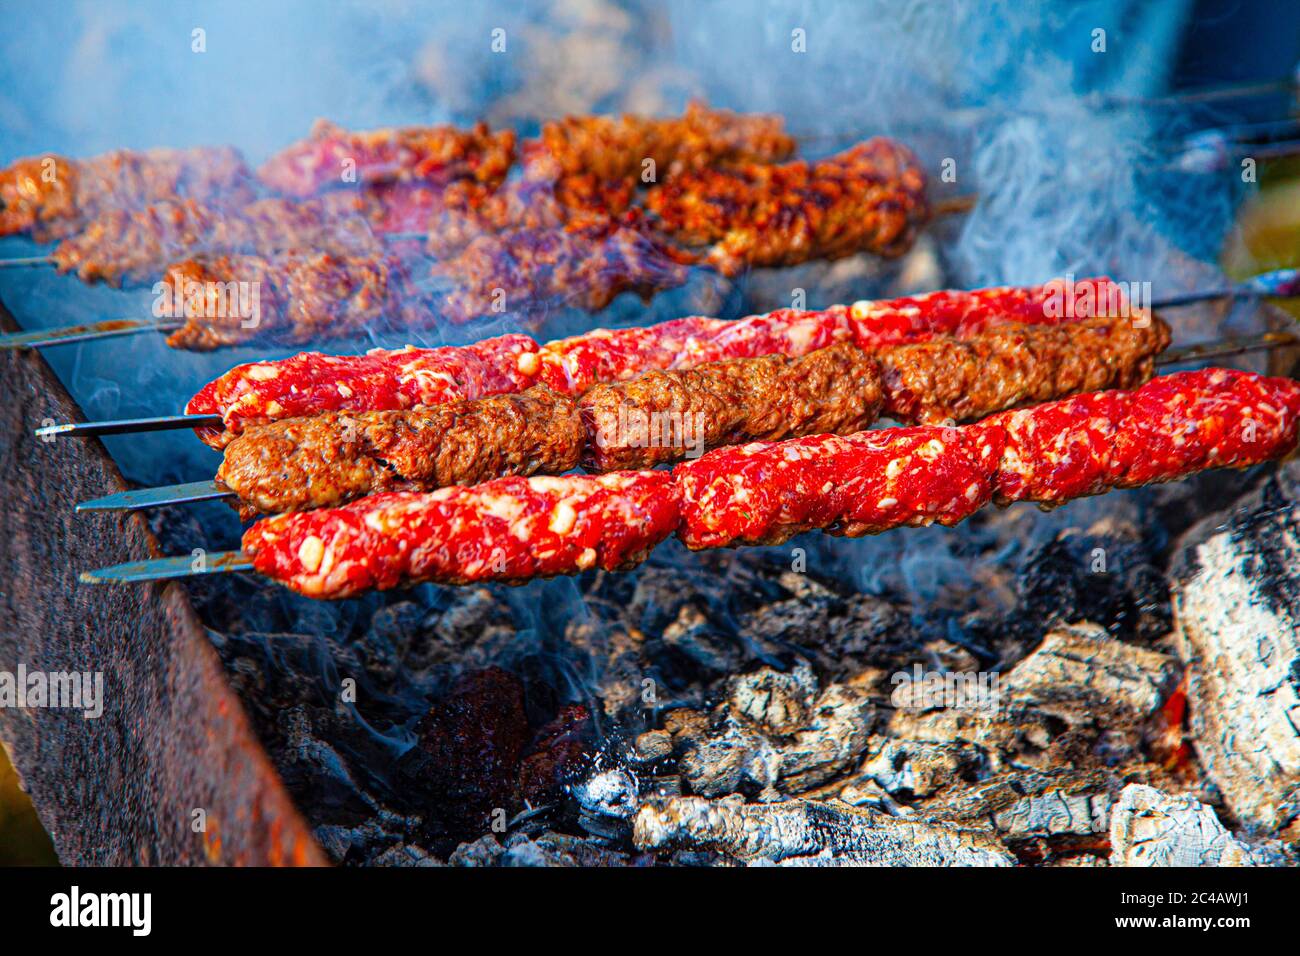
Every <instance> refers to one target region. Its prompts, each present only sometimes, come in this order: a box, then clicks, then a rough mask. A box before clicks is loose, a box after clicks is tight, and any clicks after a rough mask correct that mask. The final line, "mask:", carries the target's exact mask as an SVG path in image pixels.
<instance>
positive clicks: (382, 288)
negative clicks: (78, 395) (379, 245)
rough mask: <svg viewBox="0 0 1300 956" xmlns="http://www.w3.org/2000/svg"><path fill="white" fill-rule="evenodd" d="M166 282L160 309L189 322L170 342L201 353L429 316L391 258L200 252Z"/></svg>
mask: <svg viewBox="0 0 1300 956" xmlns="http://www.w3.org/2000/svg"><path fill="white" fill-rule="evenodd" d="M163 282H164V283H165V285H166V290H165V293H166V294H164V295H161V296H160V297H159V298H158V300H157V302H158V304H159V308H158V311H157V314H158V315H159V316H162V317H169V316H174V317H178V318H184V319H185V320H186V322H185V325H184V326H182V327H181V328H180V329H178V330H176V331H175V332H173V333H172V334H171V335H170V336H169V337H168V339H167V344H168V345H170V346H172V347H173V348H184V349H191V350H194V351H204V350H208V349H215V348H221V347H223V346H228V345H238V344H239V343H241V342H247V341H249V340H250V339H253V338H259V339H267V340H268V341H274V342H294V343H302V342H311V341H315V340H317V339H323V338H331V337H334V336H339V335H347V334H349V333H351V334H357V333H361V332H365V331H367V330H370V329H381V328H383V327H385V326H399V325H400V326H402V327H404V328H414V327H419V326H420V325H421V324H427V323H428V321H429V313H428V312H427V310H421V309H420V308H419V303H418V301H417V300H414V299H412V297H410V296H409V295H407V294H406V275H405V273H404V271H403V270H402V268H401V265H400V263H399V262H398V260H396V259H395V258H393V257H387V258H370V259H361V258H355V257H349V258H340V257H338V256H332V255H329V254H327V253H319V254H316V255H286V256H279V257H277V258H275V259H267V258H263V257H261V256H217V257H203V258H199V259H187V260H185V261H184V262H178V263H175V264H173V265H172V266H170V267H169V268H168V269H167V272H166V274H165V277H164V279H163Z"/></svg>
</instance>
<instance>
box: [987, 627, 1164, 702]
mask: <svg viewBox="0 0 1300 956" xmlns="http://www.w3.org/2000/svg"><path fill="white" fill-rule="evenodd" d="M1180 677H1181V669H1180V668H1179V666H1178V665H1177V663H1176V662H1175V661H1174V660H1173V659H1172V658H1171V657H1169V656H1168V655H1165V654H1162V653H1160V652H1158V651H1154V650H1149V649H1147V648H1143V647H1138V646H1136V645H1134V644H1126V643H1124V642H1123V641H1118V640H1114V639H1112V638H1111V637H1109V636H1108V635H1107V633H1106V632H1105V631H1104V630H1102V628H1101V627H1099V626H1098V625H1096V624H1093V623H1091V622H1081V623H1079V624H1075V625H1072V626H1067V627H1060V628H1056V629H1054V630H1052V631H1051V632H1049V633H1048V634H1047V635H1046V636H1045V637H1044V638H1043V641H1042V643H1041V644H1039V646H1038V647H1037V648H1035V649H1034V651H1033V653H1031V654H1030V655H1029V656H1028V657H1026V658H1025V659H1024V660H1022V661H1021V662H1020V663H1019V664H1017V665H1016V666H1015V667H1014V668H1013V669H1012V670H1011V671H1010V673H1008V674H1007V675H1006V676H1005V677H1004V678H1003V680H1002V684H1001V690H1002V693H1003V694H1004V695H1006V697H1007V698H1008V699H1009V700H1010V701H1012V702H1014V703H1018V704H1022V705H1026V706H1032V707H1035V708H1037V709H1039V710H1041V711H1043V712H1044V713H1051V714H1055V715H1057V716H1060V717H1062V718H1063V719H1065V720H1066V721H1067V722H1074V721H1075V719H1076V716H1077V715H1078V714H1079V712H1080V711H1081V710H1085V709H1086V711H1087V712H1088V714H1089V715H1090V716H1092V717H1096V716H1097V715H1098V713H1099V712H1102V711H1104V712H1105V713H1107V714H1108V715H1113V716H1115V717H1116V718H1119V717H1127V718H1128V719H1130V720H1134V719H1141V718H1145V717H1148V716H1150V715H1151V714H1152V713H1154V712H1155V711H1156V710H1157V709H1158V708H1159V707H1160V706H1161V705H1162V704H1163V703H1164V702H1165V701H1166V700H1167V699H1168V697H1169V695H1170V694H1171V693H1172V692H1173V690H1174V687H1175V686H1176V685H1177V684H1178V680H1179V678H1180Z"/></svg>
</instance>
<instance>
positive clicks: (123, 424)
mask: <svg viewBox="0 0 1300 956" xmlns="http://www.w3.org/2000/svg"><path fill="white" fill-rule="evenodd" d="M221 423H222V422H221V416H220V415H163V416H160V417H158V418H118V419H114V420H112V421H107V422H68V423H66V424H63V425H46V426H45V427H44V428H38V429H36V437H37V438H58V437H66V438H89V437H91V436H92V435H123V434H127V433H130V432H161V431H169V430H171V429H174V428H214V427H219V426H220V425H221Z"/></svg>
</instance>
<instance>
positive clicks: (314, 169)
mask: <svg viewBox="0 0 1300 956" xmlns="http://www.w3.org/2000/svg"><path fill="white" fill-rule="evenodd" d="M514 161H515V133H514V130H510V129H501V130H493V129H491V128H489V127H488V125H487V124H486V123H477V124H475V125H474V126H473V127H471V128H470V129H460V128H458V127H455V126H407V127H395V128H388V129H376V130H362V131H356V130H347V129H344V128H343V127H341V126H338V125H336V124H334V123H331V122H329V121H328V120H317V121H316V123H315V125H314V126H312V129H311V133H310V134H309V135H308V137H307V138H306V139H305V140H302V141H300V142H297V143H294V144H293V145H291V146H288V147H286V148H285V149H283V150H281V151H280V152H278V153H276V154H275V155H274V156H272V157H271V158H270V159H268V160H267V161H266V162H265V163H263V164H262V167H261V168H260V169H259V170H258V171H257V175H258V178H259V179H261V181H262V182H263V183H265V184H266V185H267V186H269V187H271V188H272V189H274V190H276V191H277V192H281V193H284V194H285V195H287V196H297V197H300V198H302V197H306V196H312V195H315V194H316V193H319V192H322V191H324V190H326V189H330V188H333V187H338V186H346V185H349V184H353V183H393V182H405V183H426V184H432V185H446V184H447V183H450V182H455V181H472V182H476V183H480V184H483V185H485V186H489V187H490V186H496V185H497V184H498V183H500V182H501V181H502V180H503V179H505V177H506V174H507V173H508V172H509V171H510V167H511V166H512V165H513V164H514Z"/></svg>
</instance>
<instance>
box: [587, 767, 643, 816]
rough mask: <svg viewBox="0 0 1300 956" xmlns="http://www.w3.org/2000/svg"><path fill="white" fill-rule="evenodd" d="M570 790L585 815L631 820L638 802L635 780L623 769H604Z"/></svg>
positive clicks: (637, 786) (637, 787)
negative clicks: (586, 813)
mask: <svg viewBox="0 0 1300 956" xmlns="http://www.w3.org/2000/svg"><path fill="white" fill-rule="evenodd" d="M570 790H571V792H572V793H573V797H574V799H575V800H577V801H578V805H579V806H581V807H582V809H584V810H586V811H587V812H588V813H592V814H596V815H597V816H604V817H613V818H615V819H617V820H627V819H630V818H631V816H632V814H634V813H636V808H637V805H638V803H639V798H638V790H639V785H638V783H637V779H636V777H634V776H633V775H632V774H631V773H629V772H628V771H626V770H622V769H614V770H603V771H601V772H600V773H597V774H595V775H594V776H592V777H589V778H588V779H586V780H584V781H582V782H580V783H576V784H574V785H573V786H572V787H571V788H570Z"/></svg>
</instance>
